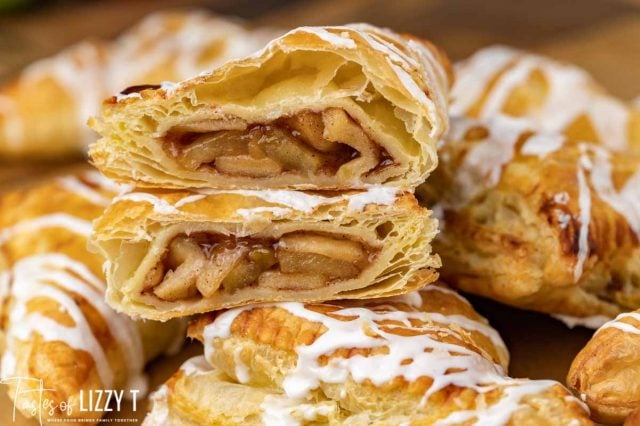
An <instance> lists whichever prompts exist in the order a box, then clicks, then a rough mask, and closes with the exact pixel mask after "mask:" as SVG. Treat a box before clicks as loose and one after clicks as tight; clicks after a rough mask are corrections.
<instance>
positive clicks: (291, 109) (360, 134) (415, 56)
mask: <svg viewBox="0 0 640 426" xmlns="http://www.w3.org/2000/svg"><path fill="white" fill-rule="evenodd" d="M447 67H448V62H447V60H446V58H445V57H444V56H443V54H442V53H441V52H439V51H438V50H437V49H436V48H435V47H433V46H432V45H431V44H430V43H428V42H426V41H421V40H418V39H414V38H408V37H403V36H400V35H398V34H395V33H393V32H391V31H388V30H382V29H379V28H375V27H373V26H369V25H364V24H358V25H349V26H343V27H301V28H298V29H295V30H293V31H291V32H289V33H287V34H285V35H284V36H282V37H280V38H278V39H276V40H274V41H272V42H271V43H269V45H268V46H267V47H266V48H265V49H263V50H262V51H260V52H259V53H256V54H254V55H252V56H249V57H247V58H244V59H241V60H237V61H231V62H229V63H227V64H225V65H223V66H222V67H220V68H218V69H216V70H214V71H212V72H211V73H209V74H204V75H202V76H199V77H197V78H194V79H191V80H187V81H184V82H182V83H180V84H178V85H175V86H172V87H164V88H156V89H147V90H142V91H140V92H134V93H131V94H129V95H127V96H123V97H120V98H112V99H111V100H110V101H106V102H105V104H104V107H103V110H102V115H101V116H100V117H98V118H97V119H95V120H92V121H91V126H92V127H93V128H94V129H95V130H96V131H97V132H98V133H99V134H100V135H101V138H100V139H99V141H98V142H97V143H96V144H94V145H93V146H92V147H91V149H90V156H91V159H92V161H93V163H94V164H95V165H96V166H97V167H98V168H99V169H100V170H101V171H102V172H103V173H104V174H105V175H106V176H108V177H110V178H113V179H115V180H118V181H126V182H135V183H136V185H139V186H143V187H162V188H190V187H196V188H250V189H259V188H288V189H349V188H363V187H365V186H367V185H371V184H389V185H393V186H397V187H402V188H409V187H413V186H415V185H416V184H417V183H419V182H420V180H421V179H423V178H425V177H426V176H427V175H428V174H429V172H431V171H432V170H433V169H434V168H435V167H436V164H437V158H436V148H435V141H436V140H437V139H438V138H439V137H440V135H441V134H442V133H443V132H444V131H445V130H446V127H447V110H446V109H447V103H446V99H447V92H448V84H449V77H448V75H447Z"/></svg>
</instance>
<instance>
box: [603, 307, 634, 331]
mask: <svg viewBox="0 0 640 426" xmlns="http://www.w3.org/2000/svg"><path fill="white" fill-rule="evenodd" d="M625 318H630V319H633V320H635V321H636V322H637V323H638V324H640V312H637V311H636V312H625V313H622V314H620V315H618V316H617V317H616V318H615V319H614V320H612V321H609V322H608V323H606V324H605V325H603V326H602V327H600V329H598V331H596V334H598V333H600V332H601V331H602V330H605V329H607V328H617V329H618V330H622V331H624V332H625V333H629V334H640V326H635V325H633V324H629V323H627V322H622V320H623V319H625Z"/></svg>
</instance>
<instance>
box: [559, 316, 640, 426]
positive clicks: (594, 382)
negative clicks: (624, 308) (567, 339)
mask: <svg viewBox="0 0 640 426" xmlns="http://www.w3.org/2000/svg"><path fill="white" fill-rule="evenodd" d="M567 384H568V385H569V386H570V387H571V388H572V389H573V390H574V391H575V392H576V393H577V394H578V395H580V397H581V398H582V399H583V400H584V401H585V402H586V403H587V404H588V405H589V408H591V412H592V414H593V417H594V420H596V421H598V422H602V423H615V424H619V423H622V422H623V421H624V420H625V418H626V417H628V416H629V415H630V414H631V413H632V412H633V411H634V410H636V409H640V311H635V312H629V313H623V314H620V315H619V316H618V317H617V318H616V319H615V320H613V321H611V322H608V323H606V324H605V325H603V326H602V327H601V328H600V329H599V330H598V331H597V332H596V334H595V335H594V336H593V338H592V339H591V341H589V343H587V346H585V348H584V349H582V351H580V353H579V354H578V355H577V356H576V358H575V360H574V361H573V364H571V369H570V370H569V375H568V377H567ZM629 422H630V424H631V420H629Z"/></svg>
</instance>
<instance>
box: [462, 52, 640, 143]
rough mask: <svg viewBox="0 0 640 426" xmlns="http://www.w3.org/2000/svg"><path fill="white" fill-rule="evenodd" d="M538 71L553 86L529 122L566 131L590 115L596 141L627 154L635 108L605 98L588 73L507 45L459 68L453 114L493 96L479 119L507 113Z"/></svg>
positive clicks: (466, 62) (539, 127)
mask: <svg viewBox="0 0 640 426" xmlns="http://www.w3.org/2000/svg"><path fill="white" fill-rule="evenodd" d="M534 70H539V71H540V72H542V74H543V75H544V77H545V78H546V81H547V83H548V86H549V92H548V95H547V97H546V99H545V101H544V104H543V105H542V106H541V107H540V108H538V109H537V110H535V111H532V112H530V113H529V114H528V115H527V116H526V117H525V118H526V119H527V120H528V121H529V122H530V123H531V124H532V125H533V126H534V127H535V128H537V129H541V130H544V131H549V132H562V131H564V130H566V128H567V127H568V126H569V125H570V124H571V123H572V122H574V121H575V120H576V119H577V118H578V117H579V116H581V115H585V116H586V117H588V118H589V120H590V121H591V123H592V124H593V127H594V130H595V131H596V133H597V136H598V140H597V141H592V142H601V143H602V144H604V145H606V146H608V147H609V148H611V149H614V150H618V151H621V150H624V149H625V147H626V146H627V144H628V141H627V140H628V135H627V126H628V121H629V108H628V107H627V106H626V105H625V104H624V103H622V102H620V101H618V100H616V99H614V98H612V97H610V96H608V95H606V94H604V93H603V92H602V91H601V90H600V89H599V88H598V87H597V85H596V83H595V82H594V81H593V79H592V78H591V77H590V76H589V75H588V74H587V73H586V72H584V71H583V70H581V69H579V68H577V67H575V66H572V65H568V64H562V63H559V62H556V61H554V60H552V59H549V58H545V57H542V56H538V55H534V54H530V53H525V52H522V51H519V50H516V49H511V48H508V47H504V46H494V47H489V48H486V49H483V50H481V51H479V52H477V53H476V54H474V55H473V56H471V57H470V58H468V59H467V60H465V61H463V62H461V63H459V64H457V65H456V83H455V84H454V87H453V89H452V97H453V102H452V105H451V112H452V113H453V114H454V115H463V114H465V113H467V112H468V111H469V109H470V108H471V107H472V106H473V105H474V104H476V102H477V101H478V100H479V99H480V97H481V96H483V95H484V94H485V92H487V91H488V95H487V98H486V100H485V102H484V104H483V106H482V109H481V111H480V113H479V116H480V117H481V118H487V117H490V116H493V115H496V114H500V113H502V112H503V108H504V105H505V102H506V100H507V99H508V98H509V96H510V94H511V93H512V91H513V89H514V88H516V87H518V86H519V85H521V84H524V83H525V82H526V80H527V79H528V78H529V77H530V75H531V73H532V72H533V71H534ZM496 78H497V80H494V79H496ZM492 81H493V82H494V83H493V86H492V87H491V88H490V87H489V84H490V83H491V82H492Z"/></svg>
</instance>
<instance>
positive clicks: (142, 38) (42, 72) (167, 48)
mask: <svg viewBox="0 0 640 426" xmlns="http://www.w3.org/2000/svg"><path fill="white" fill-rule="evenodd" d="M277 34H279V33H277V32H276V31H273V30H268V29H264V30H263V29H260V30H251V29H246V28H244V27H243V26H242V25H240V24H238V23H235V22H233V21H230V20H227V19H224V18H220V17H217V16H215V15H211V14H209V13H207V12H205V11H190V12H180V11H172V12H158V13H154V14H151V15H149V16H148V17H146V18H145V19H143V20H142V21H141V22H140V23H138V24H137V25H136V26H134V27H133V28H131V29H130V30H129V31H127V32H126V33H124V34H123V35H122V36H121V37H119V38H118V39H116V40H115V41H106V40H87V41H83V42H81V43H79V44H76V45H74V46H71V47H69V48H67V49H66V50H64V51H62V52H60V53H59V54H57V55H55V56H53V57H50V58H46V59H42V60H39V61H37V62H35V63H33V64H32V65H30V66H28V67H27V68H26V69H25V70H24V71H23V72H22V73H21V74H20V75H19V76H18V78H17V79H15V80H14V81H12V82H9V83H8V84H6V85H5V86H4V87H2V88H0V156H1V157H2V158H9V157H20V158H27V159H29V158H33V157H40V158H42V157H45V158H56V157H64V156H69V155H73V154H76V155H78V154H80V153H83V152H84V151H85V149H86V147H87V145H88V144H89V143H90V142H92V141H93V140H95V135H94V134H93V132H91V130H90V129H88V128H87V127H86V122H87V119H88V118H89V117H90V116H91V115H94V114H96V113H97V112H98V110H99V107H100V103H101V101H102V100H103V99H104V98H106V97H108V96H111V95H112V94H114V93H118V92H119V91H120V90H121V89H122V88H123V87H127V86H133V85H140V84H156V83H157V84H160V83H161V82H163V81H165V80H171V81H179V80H183V79H186V78H189V77H193V76H196V75H198V73H200V72H202V71H204V70H211V69H212V68H214V67H217V66H219V65H220V64H222V63H224V62H226V61H227V60H229V59H231V58H237V57H242V56H245V55H248V54H250V53H252V52H254V51H256V50H258V49H260V48H262V47H263V46H264V45H266V44H267V42H268V41H269V40H271V39H272V38H273V37H275V36H276V35H277Z"/></svg>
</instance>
